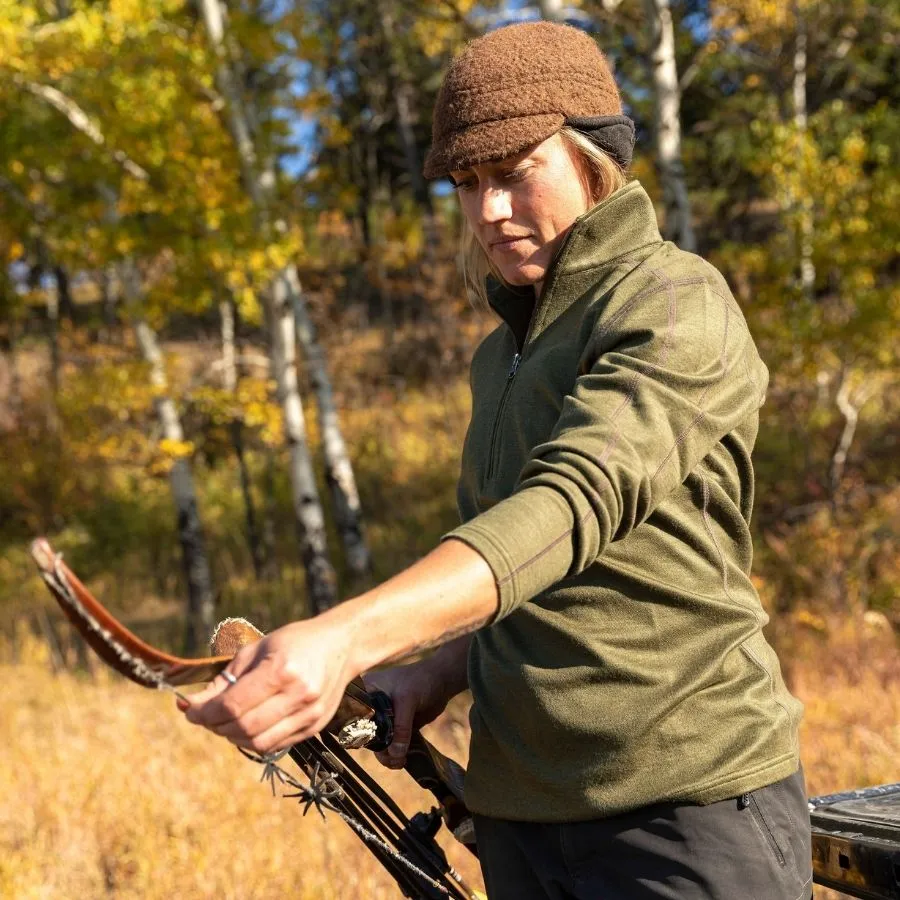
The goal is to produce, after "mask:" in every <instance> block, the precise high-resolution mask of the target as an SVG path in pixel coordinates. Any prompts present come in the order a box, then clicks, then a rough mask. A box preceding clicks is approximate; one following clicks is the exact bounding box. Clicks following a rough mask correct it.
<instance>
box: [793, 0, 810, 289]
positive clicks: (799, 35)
mask: <svg viewBox="0 0 900 900" xmlns="http://www.w3.org/2000/svg"><path fill="white" fill-rule="evenodd" d="M793 12H794V21H795V24H796V37H795V41H794V82H793V85H792V95H793V102H794V125H795V127H796V128H797V131H798V132H799V133H800V135H801V136H804V135H805V134H806V128H807V111H806V50H807V31H806V20H805V19H804V18H803V13H802V12H801V10H800V7H799V5H798V4H797V3H794V4H793ZM810 188H811V185H803V186H802V187H801V190H800V197H799V198H798V202H799V206H800V290H801V291H802V292H803V296H804V297H805V298H806V299H807V300H811V299H812V297H813V295H814V293H815V288H816V267H815V264H814V263H813V205H812V193H811V190H810Z"/></svg>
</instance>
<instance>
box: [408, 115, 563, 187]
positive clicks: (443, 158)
mask: <svg viewBox="0 0 900 900" xmlns="http://www.w3.org/2000/svg"><path fill="white" fill-rule="evenodd" d="M564 121H565V117H564V116H563V115H562V114H561V113H541V114H540V115H535V116H517V117H515V118H510V119H495V120H493V121H490V122H478V123H477V124H475V125H470V126H468V127H466V128H461V129H460V130H459V131H455V132H453V133H452V134H449V135H447V136H446V137H445V138H444V139H443V140H442V141H441V142H440V144H438V145H436V146H432V148H431V150H429V151H428V155H427V156H426V157H425V165H424V167H423V173H424V175H425V177H426V178H442V177H444V176H446V175H449V174H450V173H451V172H454V171H458V170H460V169H470V168H471V167H472V166H475V165H478V164H479V163H484V162H496V161H497V160H501V159H507V158H508V157H510V156H515V155H516V154H517V153H521V152H522V151H523V150H526V149H528V147H531V146H533V145H534V144H539V143H541V141H545V140H547V138H548V137H550V136H551V135H554V134H556V132H557V131H559V129H560V128H562V126H563V123H564Z"/></svg>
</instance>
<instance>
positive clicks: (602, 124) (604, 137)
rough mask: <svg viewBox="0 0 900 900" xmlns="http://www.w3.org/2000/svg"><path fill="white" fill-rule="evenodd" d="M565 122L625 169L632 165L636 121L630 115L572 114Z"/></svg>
mask: <svg viewBox="0 0 900 900" xmlns="http://www.w3.org/2000/svg"><path fill="white" fill-rule="evenodd" d="M563 124H565V125H568V126H569V127H570V128H574V129H575V130H576V131H580V132H581V133H582V134H583V135H584V136H585V137H588V138H590V139H591V140H592V141H593V142H594V143H595V144H596V145H597V146H598V147H599V148H600V149H601V150H603V151H604V152H606V153H608V154H609V155H610V156H611V157H612V158H613V159H614V160H615V161H616V162H617V163H618V164H619V165H620V166H621V167H622V168H623V169H627V168H628V167H629V166H630V165H631V155H632V152H633V151H634V122H633V120H632V119H630V118H628V116H572V117H570V118H568V119H566V120H565V122H564V123H563Z"/></svg>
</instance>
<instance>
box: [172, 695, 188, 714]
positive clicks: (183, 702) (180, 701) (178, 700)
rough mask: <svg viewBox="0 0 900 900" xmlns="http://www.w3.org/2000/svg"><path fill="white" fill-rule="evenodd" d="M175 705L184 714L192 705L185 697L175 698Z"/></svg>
mask: <svg viewBox="0 0 900 900" xmlns="http://www.w3.org/2000/svg"><path fill="white" fill-rule="evenodd" d="M175 705H176V706H177V707H178V708H179V709H180V710H181V711H182V712H184V711H185V710H186V709H187V708H188V707H189V706H190V703H188V702H187V700H185V699H184V698H183V697H176V698H175Z"/></svg>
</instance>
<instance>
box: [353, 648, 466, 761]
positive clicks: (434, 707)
mask: <svg viewBox="0 0 900 900" xmlns="http://www.w3.org/2000/svg"><path fill="white" fill-rule="evenodd" d="M470 642H471V635H466V636H465V637H463V638H460V639H457V640H455V641H451V642H450V643H448V644H445V645H444V646H443V647H441V648H440V649H439V650H438V651H437V652H436V653H434V654H433V655H432V656H430V657H428V658H426V659H423V660H422V661H420V662H417V663H413V664H412V665H407V666H396V667H394V668H392V669H383V670H382V671H380V672H372V673H371V674H368V675H365V676H363V680H364V682H365V685H366V689H367V690H369V691H384V693H385V694H387V695H388V696H389V697H390V698H391V704H392V705H393V707H394V737H393V740H392V741H391V745H390V746H389V747H388V748H387V750H384V751H382V752H381V753H376V754H375V757H376V759H378V761H379V762H380V763H382V765H385V766H387V767H388V768H389V769H402V768H403V766H404V764H405V763H406V752H407V750H408V749H409V742H410V740H411V739H412V733H413V730H418V729H420V728H422V727H424V726H425V725H427V724H428V723H429V722H433V721H434V720H435V719H436V718H437V717H438V716H439V715H440V714H441V713H442V712H443V711H444V710H445V709H446V708H447V704H448V703H449V702H450V700H451V699H452V698H453V697H455V696H456V695H457V694H459V693H461V692H462V691H464V690H465V689H466V687H467V679H466V660H467V658H468V651H469V643H470Z"/></svg>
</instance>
